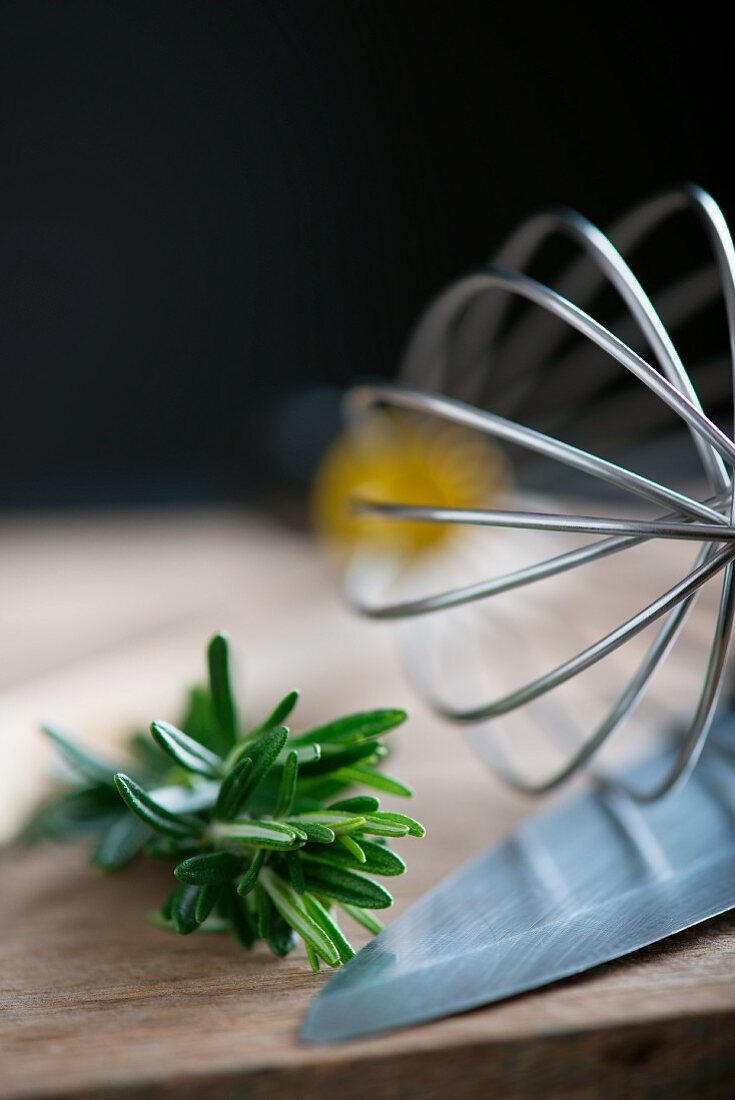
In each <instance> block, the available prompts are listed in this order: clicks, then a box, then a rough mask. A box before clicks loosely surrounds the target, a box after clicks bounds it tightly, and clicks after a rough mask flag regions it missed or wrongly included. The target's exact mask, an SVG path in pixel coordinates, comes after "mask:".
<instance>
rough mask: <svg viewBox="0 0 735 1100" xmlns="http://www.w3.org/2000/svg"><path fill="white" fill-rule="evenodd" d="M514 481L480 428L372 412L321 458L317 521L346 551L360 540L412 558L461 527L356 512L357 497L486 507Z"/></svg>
mask: <svg viewBox="0 0 735 1100" xmlns="http://www.w3.org/2000/svg"><path fill="white" fill-rule="evenodd" d="M510 484H511V477H510V471H509V466H508V462H507V460H506V458H505V456H504V455H503V452H502V451H501V450H500V448H499V447H497V446H496V445H495V444H494V443H492V442H490V441H489V440H487V439H486V438H485V437H483V436H481V435H479V434H478V433H477V432H472V431H470V430H469V429H464V428H461V427H457V426H454V425H447V424H444V423H440V422H438V421H436V420H435V419H430V418H423V417H422V418H419V417H417V416H413V415H410V414H406V413H400V412H383V411H374V412H371V413H370V414H368V415H366V416H365V417H364V418H362V419H361V420H360V421H359V422H358V423H356V424H355V425H353V426H350V427H349V428H348V429H347V430H346V431H345V432H344V433H343V434H342V435H341V436H339V437H338V438H337V440H336V441H335V442H334V443H333V444H332V445H331V447H330V448H329V449H328V451H327V453H326V454H325V456H324V458H323V459H322V462H321V464H320V466H319V469H318V471H317V474H316V477H315V479H314V485H313V495H312V507H313V516H314V523H315V526H316V529H317V532H318V533H319V534H320V535H321V536H322V537H323V538H324V539H325V540H326V541H327V543H328V544H330V545H331V546H332V547H333V548H334V549H336V550H337V551H338V552H340V553H342V554H345V555H347V554H349V553H350V552H351V551H352V550H353V549H355V548H356V547H357V546H358V545H359V546H361V547H364V548H369V549H371V550H377V551H381V552H388V553H392V552H394V553H396V554H401V555H404V556H405V555H409V556H413V555H417V554H421V553H423V552H425V551H427V550H431V549H434V548H436V547H437V546H438V545H440V544H441V543H443V542H445V541H446V540H447V539H448V538H451V537H452V536H453V535H455V534H456V532H457V530H458V529H457V528H456V527H453V526H452V525H451V524H442V523H425V522H420V521H417V520H416V521H407V520H403V519H401V520H394V519H389V518H386V517H384V516H370V515H364V514H357V513H356V512H355V508H354V505H355V502H356V501H360V500H363V501H364V500H371V501H383V502H390V503H401V504H422V505H433V506H436V507H445V508H482V507H490V506H497V502H498V499H499V498H501V497H502V496H504V495H505V494H506V493H507V491H508V489H509V487H510Z"/></svg>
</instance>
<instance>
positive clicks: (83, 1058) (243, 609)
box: [0, 514, 735, 1100]
mask: <svg viewBox="0 0 735 1100" xmlns="http://www.w3.org/2000/svg"><path fill="white" fill-rule="evenodd" d="M116 522H117V521H114V522H112V523H108V524H105V523H103V522H101V521H91V520H90V521H88V520H84V519H79V520H78V521H75V523H72V524H70V525H69V526H68V527H67V528H66V529H65V530H64V531H63V532H59V530H58V528H57V527H48V528H47V529H44V528H43V527H34V528H33V529H31V530H20V531H19V530H17V529H15V530H14V531H12V532H11V535H12V536H13V538H14V539H15V543H14V545H15V547H16V550H17V553H18V557H19V559H21V558H22V559H23V561H24V562H25V568H26V570H27V574H28V575H27V578H26V579H27V583H28V585H33V584H35V585H36V586H37V587H40V589H41V590H42V591H46V590H48V591H55V585H54V583H52V582H53V580H54V577H55V578H56V581H57V582H58V581H59V576H58V573H59V568H60V566H59V557H60V554H59V544H60V540H61V541H63V545H64V548H65V552H66V553H68V554H69V555H70V557H71V558H73V555H74V548H75V547H79V548H81V551H83V552H86V553H87V554H89V546H90V544H92V545H93V546H95V547H96V549H97V553H96V554H95V555H91V556H90V569H91V573H92V576H87V577H82V578H80V577H76V580H73V579H72V578H62V580H66V585H65V586H64V585H63V584H62V587H65V588H66V591H65V593H64V594H63V595H60V596H57V597H56V598H57V599H58V600H59V601H60V604H59V607H58V608H57V609H56V616H54V615H51V616H50V617H48V619H47V622H46V633H45V635H44V641H43V645H41V646H40V647H34V645H33V637H32V631H31V628H30V627H29V628H28V633H27V634H24V633H23V629H22V623H23V615H22V614H21V613H20V609H18V608H17V607H16V611H15V618H14V619H13V614H14V613H13V606H12V599H15V600H16V602H18V601H20V602H22V600H23V599H25V600H26V602H27V601H28V592H29V591H32V590H33V589H32V588H28V589H25V590H24V593H18V592H17V591H15V593H14V594H13V593H8V592H6V593H5V595H6V596H8V598H9V599H10V601H11V611H10V612H9V617H10V619H11V620H12V621H13V622H14V624H15V626H14V631H13V637H11V636H10V634H8V635H6V636H4V637H3V645H4V647H8V652H10V651H11V650H12V652H13V653H14V654H15V657H14V660H15V661H16V663H17V665H18V669H17V675H16V677H15V680H14V681H13V682H12V683H8V685H7V687H6V689H5V692H4V694H3V696H2V698H1V699H0V762H1V763H2V767H1V768H0V803H1V804H2V805H3V807H4V811H3V812H4V815H5V816H4V817H3V818H2V819H0V825H2V826H3V827H4V828H5V831H6V833H7V832H8V831H9V830H11V829H12V827H13V824H14V821H15V820H17V819H18V817H19V816H20V815H22V813H23V812H24V809H25V808H26V806H27V805H28V803H29V801H31V800H32V798H33V797H34V796H35V794H36V792H37V791H38V789H39V785H40V784H42V782H43V778H42V777H43V774H44V771H45V769H46V767H47V764H48V760H47V758H46V756H45V755H44V753H45V749H44V747H43V745H42V743H41V742H40V740H38V739H37V738H36V737H35V735H34V733H33V729H34V726H35V724H36V723H37V721H38V720H39V719H40V718H41V717H44V716H46V715H47V714H54V715H56V716H58V717H59V718H63V719H64V720H65V723H66V724H67V725H68V726H70V727H72V728H75V729H76V730H77V731H78V733H79V736H80V737H83V738H85V739H87V740H89V741H90V742H94V743H95V744H97V745H98V746H99V743H100V742H104V741H106V740H109V741H113V740H114V737H115V734H116V731H118V730H119V729H120V728H124V727H125V726H126V725H127V724H128V723H129V722H132V721H138V722H144V721H146V720H148V719H149V718H151V717H154V716H173V714H174V713H175V709H176V703H177V695H178V692H177V690H175V689H176V688H177V687H178V685H181V684H184V683H186V682H188V681H189V680H190V679H192V677H196V675H197V674H198V673H199V671H200V666H201V658H200V654H201V651H202V647H203V643H204V640H205V639H206V637H207V636H208V633H209V632H211V631H212V630H214V629H217V628H219V627H223V626H228V627H229V628H230V629H231V631H232V633H233V635H234V636H235V637H236V638H237V639H238V640H239V641H240V643H241V646H242V649H243V650H244V652H245V653H246V654H247V660H246V662H245V664H246V668H247V674H246V676H245V679H246V681H247V685H248V687H249V690H248V691H247V694H248V696H249V698H250V700H251V702H252V708H253V713H257V712H258V711H259V710H260V709H263V708H265V707H266V706H267V705H268V703H269V702H270V701H271V699H272V697H273V696H274V695H277V694H278V692H279V691H280V690H281V689H284V690H285V689H287V688H289V687H291V686H293V680H292V672H293V670H294V669H299V670H300V673H301V682H300V684H299V685H298V686H300V687H301V688H302V689H303V692H304V697H303V707H302V714H303V720H304V722H308V721H311V720H317V719H319V718H324V717H325V716H326V714H327V712H332V711H333V710H335V709H341V708H345V709H358V708H361V707H363V706H371V705H376V704H381V705H406V706H408V708H409V709H410V710H411V712H412V715H413V718H412V721H411V722H410V724H409V725H408V726H406V727H405V728H404V729H403V730H402V731H400V732H398V733H396V735H395V743H396V748H397V751H396V755H395V758H394V760H392V762H391V770H392V771H394V772H396V773H397V774H399V775H401V776H404V777H406V778H407V779H409V780H410V781H411V782H412V783H413V784H414V786H415V787H416V789H417V797H416V799H415V801H414V803H413V810H412V812H415V813H416V815H417V816H418V817H420V818H421V819H422V820H424V821H425V823H426V825H427V827H428V830H429V831H428V835H427V837H426V839H425V840H423V841H412V840H410V839H409V840H408V841H405V842H404V844H403V847H402V850H403V852H404V854H405V855H406V858H407V860H408V863H409V873H408V874H407V875H406V876H405V877H404V878H402V879H398V880H395V882H394V887H395V890H394V892H395V894H396V906H395V910H392V911H391V913H393V912H395V913H398V912H400V911H401V910H402V909H404V908H405V907H406V906H407V905H408V904H409V903H410V902H411V901H412V900H414V899H415V898H417V897H419V896H420V895H421V894H422V893H423V892H424V891H425V890H426V889H427V888H428V887H429V886H431V885H432V884H433V883H435V882H437V881H438V880H439V879H441V878H442V876H443V875H444V874H446V873H447V872H448V871H449V870H451V869H452V868H454V867H456V866H457V865H458V864H459V863H461V862H463V861H465V860H466V859H467V858H469V857H470V856H472V855H473V854H475V853H476V852H478V851H480V850H481V849H482V848H484V847H485V846H487V845H488V844H490V843H491V842H493V841H494V840H497V839H499V838H500V837H501V836H503V835H504V834H505V833H507V832H508V831H509V830H511V829H512V828H513V827H514V825H515V824H516V823H517V822H518V821H519V820H520V819H521V818H522V817H523V816H524V814H525V813H527V812H528V809H529V808H528V807H527V806H526V805H523V804H522V803H520V802H519V801H517V800H514V799H512V798H511V797H510V796H508V795H507V794H506V793H505V792H504V791H503V790H501V789H500V788H499V787H498V786H497V785H496V784H495V783H494V782H493V781H492V780H490V779H489V778H488V775H487V773H486V772H485V770H484V768H483V767H482V765H479V764H478V763H477V759H476V757H475V756H474V754H473V753H472V752H471V750H470V749H469V748H468V746H467V745H466V744H465V742H464V740H463V739H462V738H461V736H460V735H459V734H457V733H456V732H455V731H453V730H450V729H447V728H446V727H445V726H443V725H441V724H439V723H437V722H436V721H434V720H433V719H432V718H431V717H430V716H429V715H428V714H427V713H426V712H425V710H424V709H423V708H422V707H421V705H420V704H419V703H417V701H416V700H415V698H414V697H413V694H412V693H411V691H410V690H409V689H408V688H407V686H406V684H405V681H404V679H403V676H402V674H401V672H400V669H399V667H398V663H397V661H396V656H395V651H394V647H393V636H392V633H391V632H390V631H388V630H385V629H382V628H379V627H376V626H373V627H370V626H367V625H366V624H364V623H361V622H359V621H356V620H354V619H352V618H351V617H350V616H349V615H348V614H346V613H345V612H344V611H343V609H342V607H341V604H340V602H339V599H338V598H337V597H336V595H335V594H334V588H333V585H332V584H331V581H330V579H329V578H328V577H327V576H326V574H325V572H324V570H323V567H322V565H321V563H320V562H319V559H318V556H317V555H316V554H315V553H314V552H313V550H312V549H311V548H310V546H309V545H308V543H306V542H305V541H302V540H301V539H299V538H297V537H290V536H286V535H284V534H283V533H282V532H274V531H271V530H269V529H268V528H266V527H263V526H259V525H254V524H252V523H248V522H247V521H243V520H240V519H239V518H237V517H232V516H221V515H215V514H206V515H199V516H194V517H186V516H183V517H182V516H176V517H167V518H160V519H156V520H151V519H148V520H145V521H143V520H134V519H128V520H127V521H126V523H125V526H124V532H123V533H124V537H125V546H126V553H125V554H121V553H119V551H118V550H117V549H116V547H117V546H118V543H119V538H120V530H119V528H116V527H115V523H116ZM55 540H56V542H55ZM11 541H12V540H11ZM39 541H40V542H41V543H42V544H43V548H44V549H43V553H41V552H40V551H38V544H39ZM174 544H177V545H180V546H184V547H188V548H189V550H188V551H182V553H184V555H185V556H186V554H187V553H188V554H189V559H187V560H186V561H183V562H182V560H181V558H178V559H177V564H176V566H175V567H174V568H175V571H176V573H177V577H176V578H174V580H172V579H171V577H170V576H168V573H167V567H166V558H167V552H168V555H169V557H170V547H171V546H172V545H174ZM24 545H25V547H26V549H25V553H24V552H23V546H24ZM192 547H193V548H194V549H192ZM85 548H86V549H85ZM34 549H35V550H36V556H37V561H36V565H35V573H34V572H33V570H32V569H31V567H30V565H29V564H28V559H29V556H31V557H32V551H33V550H34ZM61 556H62V557H63V555H61ZM70 568H71V567H70ZM171 568H172V567H171V563H170V561H169V564H168V571H169V572H170V570H171ZM62 572H63V568H62ZM73 572H74V571H73ZM184 579H185V580H186V582H187V583H186V584H182V583H181V582H182V581H183V580H184ZM174 581H176V582H177V583H174ZM75 584H76V588H74V585H75ZM70 586H71V590H69V589H70ZM90 586H91V587H90ZM97 594H101V595H105V594H106V599H104V600H103V601H102V602H101V604H100V606H98V607H97V608H96V609H95V607H94V606H85V608H84V613H83V616H82V617H83V619H84V621H85V626H84V629H85V631H86V630H88V633H87V634H85V633H84V632H82V635H81V636H79V634H78V632H75V631H71V633H68V625H69V623H68V620H69V616H70V615H72V616H73V608H74V605H75V602H76V601H79V600H84V599H85V598H86V599H89V600H91V601H94V598H95V596H96V595H97ZM27 612H28V615H29V617H30V620H31V624H32V626H33V628H34V629H36V628H37V625H38V622H40V621H41V620H42V611H41V610H39V609H37V608H34V607H31V608H30V609H27ZM34 616H36V617H37V618H36V617H34ZM47 616H48V609H47ZM37 620H38V622H37ZM64 620H66V629H65V621H64ZM49 634H50V637H51V640H50V639H49ZM90 637H91V638H92V639H93V641H92V644H91V645H88V647H87V648H86V649H85V638H86V639H87V640H88V639H89V638H90ZM54 641H55V644H54ZM19 654H20V655H21V656H22V657H23V659H22V660H21V657H20V656H19ZM23 655H24V656H23ZM24 674H25V676H26V678H25V679H21V677H22V676H23V675H24ZM375 685H378V687H377V688H376V686H375ZM166 881H167V871H166V869H165V868H163V867H160V866H158V865H145V866H144V865H141V866H136V867H133V868H130V869H127V870H125V871H123V872H120V873H118V874H116V875H112V876H103V875H101V873H99V872H98V871H96V870H94V869H91V868H89V867H88V866H87V864H86V861H85V853H84V852H83V851H82V850H80V849H76V848H57V847H45V848H40V849H37V850H36V851H34V852H31V853H27V852H24V853H19V852H17V851H15V850H13V848H12V847H9V848H7V849H6V850H5V852H4V853H3V854H2V855H1V856H0V882H1V883H2V890H1V891H0V998H1V999H0V1097H2V1098H9V1097H15V1098H20V1097H24V1098H28V1097H44V1098H51V1097H64V1098H68V1100H77V1098H79V1100H82V1098H89V1100H91V1098H95V1100H101V1098H103V1097H128V1096H129V1097H146V1098H147V1097H154V1098H155V1097H176V1098H183V1100H188V1098H190V1097H191V1098H193V1097H206V1098H209V1097H212V1098H217V1100H224V1098H228V1100H230V1098H235V1097H248V1098H251V1097H252V1098H256V1100H258V1098H261V1097H262V1098H266V1097H277V1098H284V1100H285V1098H290V1097H299V1098H301V1100H311V1098H314V1100H328V1098H329V1097H332V1096H338V1095H339V1096H342V1097H349V1098H350V1100H361V1098H362V1097H365V1098H367V1097H371V1098H373V1100H375V1098H383V1097H385V1098H390V1100H393V1098H396V1100H397V1098H399V1097H400V1098H403V1097H407V1096H418V1097H427V1098H433V1097H437V1098H439V1097H442V1098H444V1097H446V1096H447V1095H450V1096H451V1097H453V1098H457V1100H460V1098H464V1097H471V1098H474V1097H478V1098H479V1097H482V1098H483V1100H486V1098H491V1097H492V1098H497V1100H501V1098H505V1097H517V1096H522V1097H534V1098H535V1097H539V1098H540V1097H544V1098H548V1097H580V1098H581V1097H592V1096H603V1097H618V1096H621V1097H622V1096H625V1097H637V1096H646V1097H654V1096H655V1097H661V1096H666V1097H673V1096H675V1097H690V1096H691V1097H698V1098H699V1097H730V1096H732V1095H733V1081H735V1038H734V1037H735V918H732V917H725V918H721V919H719V920H716V921H712V922H710V923H709V924H707V925H705V926H703V927H701V928H699V929H695V930H692V931H690V932H687V933H685V934H682V935H680V936H678V937H675V938H674V939H672V940H670V941H668V942H667V943H666V944H665V945H661V946H658V947H655V948H651V949H648V950H646V951H642V952H639V953H637V954H636V955H634V956H631V957H630V958H628V959H625V960H622V961H620V962H618V963H614V964H610V965H607V966H605V967H601V968H599V969H598V970H596V971H593V972H591V973H589V974H587V975H585V976H582V977H580V978H576V979H573V980H570V981H566V982H563V983H560V984H558V985H556V986H553V987H551V988H548V989H546V990H542V991H539V992H536V993H532V994H528V995H525V996H522V997H518V998H515V999H514V1000H511V1001H508V1002H506V1003H504V1004H500V1005H496V1006H493V1007H491V1008H488V1009H483V1010H479V1011H476V1012H472V1013H467V1014H465V1015H462V1016H459V1017H455V1018H453V1019H448V1020H443V1021H440V1022H437V1023H433V1024H429V1025H425V1026H423V1027H419V1028H413V1029H409V1030H405V1031H403V1032H396V1033H394V1034H392V1035H387V1036H379V1037H376V1038H372V1039H368V1040H362V1041H359V1042H351V1043H347V1044H343V1045H335V1046H329V1047H309V1046H305V1045H304V1044H302V1043H301V1042H300V1041H299V1038H298V1028H299V1024H300V1021H301V1018H302V1016H303V1013H304V1011H305V1009H306V1007H307V1005H308V1004H309V1001H310V999H311V998H312V997H313V995H314V994H315V992H316V991H317V990H318V989H319V988H320V986H321V984H322V983H323V981H325V980H326V978H325V976H323V975H319V976H313V975H311V973H310V972H309V971H308V969H307V967H306V960H305V958H304V957H303V956H302V955H301V954H300V953H298V952H297V953H295V954H294V955H293V956H291V957H290V958H289V959H288V960H283V961H281V960H276V959H274V958H272V957H271V956H270V955H269V954H267V953H266V952H262V951H257V950H256V951H255V952H253V953H250V954H248V953H243V952H242V951H240V950H239V948H238V947H237V946H236V945H235V944H234V943H233V942H230V941H229V940H228V939H226V938H222V937H217V936H203V935H200V936H196V935H195V936H190V937H178V936H174V935H170V934H167V933H165V932H162V931H160V930H157V929H155V928H153V927H152V926H150V925H149V924H147V922H146V920H145V913H146V912H147V911H148V910H149V909H152V908H154V907H155V906H156V905H157V904H158V903H159V902H160V899H161V897H162V895H163V893H164V891H165V890H166ZM355 939H356V941H357V942H361V941H360V937H359V936H356V937H355Z"/></svg>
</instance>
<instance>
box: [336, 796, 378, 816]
mask: <svg viewBox="0 0 735 1100" xmlns="http://www.w3.org/2000/svg"><path fill="white" fill-rule="evenodd" d="M329 809H330V810H342V811H343V813H353V814H362V815H363V816H364V815H365V814H374V813H375V811H376V810H379V809H380V802H379V800H378V799H377V798H374V797H373V796H372V795H371V794H358V795H355V797H354V798H343V799H342V800H341V801H340V802H333V803H332V805H331V806H330V807H329Z"/></svg>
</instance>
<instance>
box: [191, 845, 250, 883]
mask: <svg viewBox="0 0 735 1100" xmlns="http://www.w3.org/2000/svg"><path fill="white" fill-rule="evenodd" d="M242 866H243V861H242V859H238V857H237V856H234V855H232V854H231V853H230V852H207V853H205V854H203V855H199V856H190V857H189V858H188V859H185V860H183V861H182V862H181V863H178V864H177V865H176V867H174V874H175V875H176V878H177V879H178V880H179V882H186V883H189V884H190V885H192V886H219V885H221V884H222V883H224V882H230V881H231V880H232V879H233V878H234V877H235V875H238V874H239V873H240V872H241V871H242Z"/></svg>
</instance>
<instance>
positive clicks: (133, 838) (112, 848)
mask: <svg viewBox="0 0 735 1100" xmlns="http://www.w3.org/2000/svg"><path fill="white" fill-rule="evenodd" d="M151 835H152V833H151V829H150V827H149V826H148V825H146V824H145V823H144V822H142V821H141V820H140V818H138V817H130V816H129V815H128V814H125V815H124V816H120V817H118V818H117V820H116V821H114V822H113V823H112V825H110V827H109V829H107V831H106V832H105V833H103V834H102V839H101V840H100V842H99V844H98V845H97V847H96V848H95V850H94V853H93V855H92V862H93V863H96V864H97V866H98V867H101V868H102V870H103V871H115V870H116V869H117V868H118V867H123V866H124V865H125V864H126V863H129V862H130V860H131V859H133V857H134V856H136V855H137V854H138V852H139V851H140V850H141V848H142V847H143V845H144V844H145V842H146V841H147V840H148V839H149V838H150V837H151Z"/></svg>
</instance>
